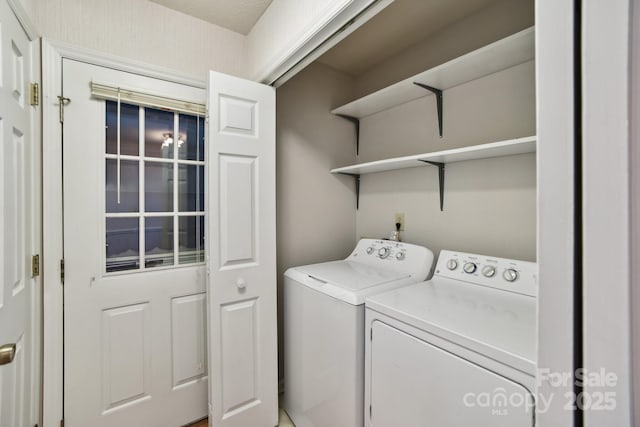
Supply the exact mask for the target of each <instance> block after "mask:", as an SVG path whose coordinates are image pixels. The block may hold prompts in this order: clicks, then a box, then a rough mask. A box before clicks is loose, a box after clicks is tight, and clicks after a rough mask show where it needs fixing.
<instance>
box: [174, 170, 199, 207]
mask: <svg viewBox="0 0 640 427" xmlns="http://www.w3.org/2000/svg"><path fill="white" fill-rule="evenodd" d="M178 176H179V177H180V181H178V202H179V203H178V209H179V210H180V212H196V211H200V212H202V211H204V166H195V165H179V166H178Z"/></svg>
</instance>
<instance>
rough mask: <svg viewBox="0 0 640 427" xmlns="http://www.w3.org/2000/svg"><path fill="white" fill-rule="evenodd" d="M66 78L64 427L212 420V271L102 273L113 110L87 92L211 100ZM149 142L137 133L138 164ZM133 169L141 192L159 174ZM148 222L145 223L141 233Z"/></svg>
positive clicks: (119, 80)
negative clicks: (95, 86)
mask: <svg viewBox="0 0 640 427" xmlns="http://www.w3.org/2000/svg"><path fill="white" fill-rule="evenodd" d="M62 68H63V94H64V96H65V97H67V98H69V99H70V101H69V103H68V104H67V105H66V107H65V108H64V123H63V135H64V146H63V169H64V174H63V186H64V242H65V246H64V251H65V254H64V256H65V281H64V282H65V283H64V298H65V310H64V327H65V334H64V345H65V348H64V352H65V357H64V376H65V378H64V399H65V400H64V418H65V425H66V426H68V427H76V426H78V427H82V426H87V425H91V426H114V425H118V426H178V425H184V424H186V423H188V422H190V421H194V420H197V419H199V418H202V417H204V416H206V413H207V365H206V343H205V340H206V332H205V327H206V324H205V313H204V311H205V308H206V307H205V299H206V297H205V295H204V293H205V267H204V264H203V263H199V264H192V265H184V266H183V265H181V266H177V267H174V268H168V269H167V268H162V269H159V270H153V269H147V270H145V271H135V272H126V271H125V272H116V273H106V272H105V262H106V255H105V244H106V241H105V239H106V238H105V228H106V225H105V223H106V220H105V204H106V202H105V111H106V110H105V108H106V107H105V101H103V100H98V99H94V98H92V97H91V92H90V82H91V81H99V82H101V83H110V84H113V85H116V86H118V85H122V86H123V87H126V88H130V89H137V90H140V91H144V92H147V93H155V94H159V95H163V96H167V97H172V98H178V99H186V100H193V101H196V102H200V103H203V101H204V98H205V92H204V90H203V89H199V88H194V87H190V86H186V85H181V84H176V83H170V82H167V81H163V80H159V79H153V78H148V77H143V76H140V75H136V74H133V73H127V72H123V71H116V70H113V69H109V68H105V67H100V66H95V65H89V64H86V63H82V62H78V61H73V60H69V59H64V60H63V62H62ZM139 111H141V115H140V117H139V118H140V120H141V123H142V120H143V119H144V117H145V116H144V112H145V111H144V110H142V109H141V110H139ZM171 114H172V113H171ZM122 121H123V123H124V119H123V120H122ZM176 123H177V119H176ZM123 126H124V124H123ZM140 129H143V127H142V126H140ZM145 138H146V136H145V133H144V132H143V131H142V130H140V141H141V142H140V152H139V153H140V154H142V152H143V142H142V141H143V140H144V139H145ZM176 139H177V138H176ZM176 142H177V141H176ZM187 142H188V141H187ZM144 150H146V148H144ZM145 153H146V151H145ZM203 160H204V159H203ZM128 161H129V162H130V163H131V162H140V163H139V165H140V166H139V172H140V174H139V179H140V180H141V181H140V182H144V179H145V175H144V172H143V169H145V166H144V165H149V164H152V163H153V164H159V163H157V162H156V163H154V162H151V161H150V160H148V159H146V158H145V157H142V158H138V160H135V161H134V160H131V159H129V160H128ZM125 163H126V160H123V163H122V164H123V168H124V165H125ZM136 164H137V163H136ZM123 171H124V169H123ZM122 176H123V181H122V191H123V197H125V196H124V192H125V191H126V190H127V188H128V185H127V182H126V179H125V178H126V176H127V175H126V173H124V172H123V174H122ZM165 178H166V179H170V177H165ZM173 178H174V179H176V178H178V175H177V173H176V174H175V175H173ZM177 181H178V182H179V181H180V179H178V180H177ZM143 185H144V184H143ZM176 186H177V184H176ZM143 188H146V187H143ZM175 188H177V187H174V189H175ZM129 189H130V187H129ZM142 193H143V192H142ZM173 194H174V195H175V194H176V192H175V191H174V193H173ZM143 199H144V195H143V196H142V197H141V198H140V203H141V206H143V205H142V204H143V203H144V201H143ZM176 206H177V202H176V199H175V198H174V203H173V209H177V208H176ZM113 215H115V216H118V215H125V216H126V215H128V214H126V213H125V214H113ZM150 219H151V218H147V217H146V216H144V215H143V218H141V219H140V224H148V223H147V221H149V220H150ZM137 220H138V219H136V221H137ZM177 223H178V219H177V218H176V219H175V221H174V224H177ZM144 229H145V228H144V226H143V227H142V228H141V229H140V230H139V233H140V234H141V233H142V230H144ZM174 230H176V229H175V228H174ZM140 241H141V247H143V248H144V243H143V239H140ZM174 242H175V240H174ZM174 247H175V245H174ZM176 262H177V260H176ZM141 264H143V263H141Z"/></svg>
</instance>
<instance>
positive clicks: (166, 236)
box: [144, 216, 173, 268]
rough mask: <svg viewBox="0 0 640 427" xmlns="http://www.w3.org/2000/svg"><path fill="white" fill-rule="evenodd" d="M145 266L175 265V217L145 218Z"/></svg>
mask: <svg viewBox="0 0 640 427" xmlns="http://www.w3.org/2000/svg"><path fill="white" fill-rule="evenodd" d="M144 241H145V256H144V266H145V268H152V267H161V266H166V265H173V217H170V216H167V217H153V218H150V217H146V218H145V219H144Z"/></svg>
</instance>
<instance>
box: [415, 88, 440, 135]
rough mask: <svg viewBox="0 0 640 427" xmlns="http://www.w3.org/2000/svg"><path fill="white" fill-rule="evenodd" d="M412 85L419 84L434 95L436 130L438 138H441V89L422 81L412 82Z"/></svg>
mask: <svg viewBox="0 0 640 427" xmlns="http://www.w3.org/2000/svg"><path fill="white" fill-rule="evenodd" d="M413 84H414V85H416V86H420V87H421V88H423V89H426V90H428V91H430V92H433V93H434V94H435V95H436V107H437V109H438V130H439V131H440V138H442V90H440V89H436V88H435V87H431V86H427V85H425V84H422V83H418V82H413Z"/></svg>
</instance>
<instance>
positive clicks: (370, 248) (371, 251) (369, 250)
mask: <svg viewBox="0 0 640 427" xmlns="http://www.w3.org/2000/svg"><path fill="white" fill-rule="evenodd" d="M374 250H375V248H374V247H373V246H369V247H368V248H367V255H371V254H372V253H373V251H374Z"/></svg>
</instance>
